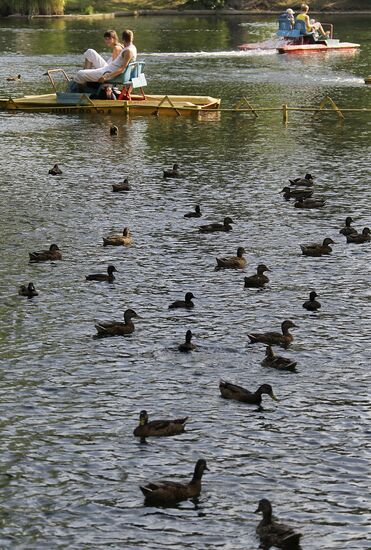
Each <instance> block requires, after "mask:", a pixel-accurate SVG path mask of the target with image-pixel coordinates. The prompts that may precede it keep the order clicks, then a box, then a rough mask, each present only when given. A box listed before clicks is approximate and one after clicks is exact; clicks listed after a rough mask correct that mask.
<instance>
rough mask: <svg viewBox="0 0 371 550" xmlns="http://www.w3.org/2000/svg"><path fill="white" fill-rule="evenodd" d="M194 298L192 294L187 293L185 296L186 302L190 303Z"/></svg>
mask: <svg viewBox="0 0 371 550" xmlns="http://www.w3.org/2000/svg"><path fill="white" fill-rule="evenodd" d="M192 298H194V296H193V294H192V292H187V294H186V295H185V301H186V302H190V301H191V300H192Z"/></svg>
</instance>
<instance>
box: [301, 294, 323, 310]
mask: <svg viewBox="0 0 371 550" xmlns="http://www.w3.org/2000/svg"><path fill="white" fill-rule="evenodd" d="M317 296H318V294H317V292H315V291H314V290H312V292H311V293H310V294H309V300H307V301H306V302H304V304H303V308H305V309H307V310H308V311H317V309H320V307H321V304H320V303H319V302H318V301H317V300H316V298H317Z"/></svg>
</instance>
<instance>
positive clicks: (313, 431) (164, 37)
mask: <svg viewBox="0 0 371 550" xmlns="http://www.w3.org/2000/svg"><path fill="white" fill-rule="evenodd" d="M322 19H323V20H324V18H322ZM328 19H329V18H326V20H328ZM332 21H333V22H334V23H335V34H337V35H338V36H339V37H341V38H342V39H343V40H349V41H353V42H359V43H361V44H362V48H361V50H360V51H359V52H358V53H356V54H355V55H344V54H339V53H329V54H327V55H313V56H304V57H299V56H298V57H296V56H284V55H281V56H280V55H278V54H276V53H275V51H274V50H271V51H260V52H250V53H249V52H247V53H241V52H237V51H236V46H237V44H239V43H242V42H246V41H248V42H257V41H260V40H268V39H271V38H272V36H273V35H274V32H275V28H276V22H275V20H274V18H272V17H268V16H267V17H228V18H219V17H215V18H207V17H200V18H196V17H194V18H186V17H174V18H166V17H143V18H137V19H132V18H127V19H126V18H125V19H116V20H113V21H90V22H89V21H88V22H85V21H66V20H56V21H51V20H45V21H41V20H32V21H26V20H15V19H9V20H5V19H3V20H0V26H1V33H0V56H1V64H2V70H1V74H2V77H1V79H0V96H1V97H4V96H5V97H7V96H9V95H13V96H20V95H23V94H34V93H47V91H48V84H47V81H46V78H45V77H43V76H42V74H43V73H44V72H45V71H46V70H47V69H48V68H51V67H63V68H65V69H66V70H67V72H69V73H70V74H73V72H74V71H75V70H76V69H77V68H78V67H79V66H80V65H81V52H82V51H83V49H84V48H85V47H87V46H89V47H94V48H96V49H98V50H99V51H101V48H102V38H101V36H102V33H103V31H104V30H105V29H106V28H111V27H112V28H117V29H118V30H121V29H123V28H125V27H127V28H132V29H134V31H135V33H136V36H137V40H136V43H137V46H138V49H139V52H140V58H144V59H145V60H146V62H147V65H146V75H147V80H148V83H149V85H148V88H147V90H148V92H152V93H178V94H182V93H187V94H200V95H206V94H207V95H211V96H214V97H221V98H222V105H223V106H224V107H228V106H229V107H231V106H233V105H234V104H235V103H236V102H237V101H238V100H239V99H240V98H241V97H243V96H246V97H247V98H248V99H249V101H250V102H251V103H252V104H253V105H255V106H260V107H264V106H266V107H271V106H278V107H279V106H281V105H282V104H283V103H288V104H289V105H291V106H294V105H302V106H309V105H318V104H319V103H320V101H321V100H322V98H323V97H324V96H326V95H329V96H331V97H332V98H333V100H334V101H335V102H336V103H338V104H339V105H340V106H342V107H348V108H353V107H368V108H370V91H371V88H370V87H369V88H367V87H366V86H365V85H364V82H363V78H364V77H365V76H366V75H368V74H370V73H371V34H370V22H371V19H370V17H366V16H352V17H349V16H348V17H345V16H337V17H336V18H335V17H334V18H332ZM18 73H20V74H21V75H22V80H21V81H20V82H6V81H5V77H6V76H8V75H13V74H18ZM345 116H346V118H345V121H344V122H343V123H341V122H339V121H338V120H337V118H336V116H335V115H325V117H323V118H320V119H318V120H312V118H311V115H310V114H309V113H295V114H292V113H290V123H289V125H288V127H284V126H283V125H282V122H281V115H280V114H279V113H266V114H261V115H260V116H259V118H258V119H257V120H255V119H254V118H253V117H252V116H251V115H249V114H247V115H241V114H239V115H234V114H228V113H223V114H222V115H221V116H220V118H219V119H214V120H204V121H201V122H200V121H197V120H195V119H192V118H187V119H186V118H175V117H174V118H173V117H171V118H159V119H154V118H150V117H148V118H145V117H135V118H130V119H126V118H120V117H115V118H111V117H110V116H99V117H98V116H94V115H81V116H78V115H71V116H61V115H54V114H32V113H30V114H21V113H4V112H3V113H0V122H1V127H0V128H1V130H0V132H1V142H0V143H1V145H0V147H1V153H2V154H1V156H0V185H1V200H0V218H1V222H0V226H1V250H2V254H1V259H2V261H1V267H0V274H1V290H2V302H1V307H0V311H1V319H0V338H1V344H2V362H1V371H0V395H1V399H0V408H1V427H2V438H1V469H0V483H1V494H2V500H1V507H0V522H1V527H2V529H1V535H0V546H1V547H2V548H22V549H27V550H30V549H39V548H40V549H41V548H45V549H51V548H53V549H54V548H68V549H83V548H84V549H85V548H86V549H88V548H89V549H92V548H94V549H95V548H117V549H118V548H125V550H131V549H136V548H140V549H151V550H164V549H180V548H182V549H185V548H192V549H197V550H202V549H216V548H228V549H231V550H242V549H244V550H245V549H253V548H258V546H259V542H258V540H257V538H256V535H255V527H256V524H257V522H258V521H259V518H258V516H257V515H255V514H254V510H255V509H256V508H257V503H258V501H259V500H260V499H261V498H269V499H270V500H271V502H272V503H273V506H274V511H275V512H276V514H277V516H278V517H279V518H280V519H281V520H283V521H287V522H288V523H290V524H291V525H293V526H294V527H295V528H296V529H297V530H298V531H300V532H302V533H303V535H304V536H303V542H302V547H303V549H306V550H318V549H321V550H324V549H334V550H340V549H341V550H343V549H344V550H345V549H347V550H360V549H366V548H370V547H371V541H370V535H369V522H370V517H369V515H368V511H369V505H370V502H369V479H368V476H369V468H370V462H369V458H370V455H369V447H368V445H369V436H370V430H369V418H370V407H369V377H368V372H367V369H368V368H369V364H370V359H371V353H370V330H369V327H370V322H371V310H370V299H371V294H370V250H371V248H370V244H366V245H347V244H346V242H345V238H344V237H343V236H342V235H339V229H340V228H341V227H343V225H344V220H345V217H346V216H348V215H351V216H352V217H353V219H354V220H355V223H354V225H355V226H356V227H357V228H358V229H361V228H363V227H364V226H370V225H371V219H370V200H371V191H370V149H371V117H370V113H364V114H359V113H358V114H357V113H346V114H345ZM113 122H114V123H115V124H117V126H118V127H119V135H118V136H117V137H114V138H113V137H111V136H110V135H109V127H110V125H111V124H112V123H113ZM176 161H177V162H178V163H179V164H180V167H181V171H182V173H183V176H184V177H183V178H182V179H181V180H164V179H163V178H162V169H163V168H164V167H170V166H171V165H172V164H173V163H174V162H176ZM55 162H58V164H59V165H60V167H61V169H62V171H63V175H62V176H60V177H58V178H53V177H52V176H49V175H48V170H49V168H51V166H52V165H53V164H54V163H55ZM306 172H310V173H312V174H314V175H315V176H316V193H317V194H318V195H320V196H324V197H325V198H326V199H327V203H326V206H325V207H324V208H323V209H321V210H309V211H302V210H298V209H295V208H294V207H293V203H292V201H291V202H286V201H283V200H282V196H281V195H280V194H279V191H280V190H281V189H282V187H283V186H284V185H286V184H287V183H288V178H293V177H298V176H300V175H304V174H305V173H306ZM124 177H128V178H129V180H130V182H131V185H132V191H130V192H129V193H127V194H125V195H120V194H113V193H112V191H111V184H112V183H115V182H119V181H122V179H123V178H124ZM195 204H200V205H201V209H202V212H203V217H202V218H201V220H197V219H196V220H192V219H185V218H184V217H183V214H184V213H185V212H188V211H189V210H191V209H193V207H194V205H195ZM226 215H230V216H231V217H232V218H233V220H234V222H235V224H234V228H233V231H231V232H230V233H225V234H200V233H199V232H198V230H197V227H198V225H200V224H201V223H207V222H212V221H220V220H222V219H223V218H224V216H226ZM124 226H129V227H130V228H131V231H132V234H133V238H134V244H133V246H131V247H130V248H125V249H124V248H122V249H121V248H110V247H108V248H103V247H102V236H103V235H106V234H107V233H109V232H111V231H116V232H119V231H120V230H122V228H123V227H124ZM324 237H332V238H333V240H334V241H335V244H334V246H333V253H332V255H331V256H328V257H322V258H307V257H303V256H302V255H301V252H300V247H299V245H300V244H301V243H307V242H313V241H314V242H319V241H322V239H323V238H324ZM53 242H56V243H57V244H58V245H59V247H60V248H61V250H62V253H63V261H62V262H56V263H55V264H49V263H47V264H34V265H32V264H29V263H28V252H30V251H33V250H40V249H43V248H46V247H47V246H49V244H50V243H53ZM240 245H242V246H244V247H245V249H246V251H247V254H246V257H247V260H248V264H247V267H246V268H245V270H244V271H243V272H241V271H232V270H226V271H219V272H216V271H214V266H215V257H221V256H228V255H233V254H234V253H235V251H236V249H237V247H238V246H240ZM261 262H263V263H266V264H267V265H268V266H269V267H270V269H271V270H272V272H271V273H270V274H269V276H270V280H271V282H270V284H269V286H268V287H267V288H266V289H265V290H264V291H260V292H257V291H253V290H244V289H243V279H244V276H245V275H249V274H252V273H253V272H254V271H255V268H256V266H257V264H258V263H261ZM108 264H114V265H115V266H116V268H117V270H118V273H117V277H116V280H115V282H114V284H112V285H109V284H104V283H103V284H99V283H86V282H85V275H87V274H89V273H94V272H97V271H98V272H99V271H101V272H103V271H105V269H106V267H107V265H108ZM29 281H33V282H34V284H35V286H36V288H37V289H38V290H39V296H38V297H37V298H34V299H33V300H27V299H26V298H21V297H19V296H18V295H17V288H18V286H19V285H20V284H24V283H28V282H29ZM312 289H315V290H316V291H317V293H318V295H319V298H318V299H319V300H320V302H321V303H322V309H321V310H320V312H319V313H317V314H311V313H309V312H307V311H306V310H304V309H303V308H302V303H303V302H304V300H306V299H307V297H308V294H309V291H310V290H312ZM186 291H192V292H193V293H194V295H195V296H196V299H195V300H194V301H195V304H196V306H195V308H194V310H193V311H190V312H187V311H183V310H179V311H171V310H168V305H169V303H171V302H172V301H173V300H175V299H177V298H182V297H183V296H184V294H185V292H186ZM128 307H132V308H134V309H135V310H136V311H137V313H138V314H139V315H140V316H141V319H138V320H137V322H136V331H135V333H134V334H133V335H132V336H131V337H129V338H110V339H103V340H95V339H93V338H92V336H93V335H94V334H95V329H94V320H95V319H110V318H112V319H119V320H121V319H122V314H123V311H124V310H125V309H126V308H128ZM284 319H292V320H293V321H294V322H295V323H296V324H297V325H298V328H297V329H295V330H294V331H293V333H294V335H295V340H294V342H293V344H292V346H291V347H290V348H289V350H287V351H286V352H283V353H282V354H283V355H286V356H288V357H292V358H293V359H295V360H297V361H298V372H297V374H292V373H285V372H279V371H276V370H274V369H271V370H266V369H264V368H263V367H261V365H260V361H261V360H262V358H263V356H264V346H263V345H260V344H256V345H253V346H251V345H248V338H247V333H249V332H251V331H265V330H278V329H279V326H280V323H281V321H282V320H284ZM188 328H191V329H192V331H193V332H194V342H195V343H196V344H197V346H198V348H197V350H196V351H195V352H193V353H192V354H190V355H182V354H180V353H179V352H178V351H177V344H178V343H179V342H181V341H183V340H184V335H185V332H186V330H187V329H188ZM278 352H279V353H280V354H281V351H278ZM220 378H223V379H226V380H229V381H233V382H236V383H238V384H240V385H242V386H244V387H246V388H248V389H251V390H255V389H257V388H258V386H260V385H261V384H263V383H270V384H271V385H272V387H273V389H274V392H275V394H276V395H277V397H278V398H279V401H278V402H274V401H271V400H270V399H269V397H268V396H264V398H263V409H262V410H259V411H257V410H256V407H251V406H248V405H244V404H243V403H237V402H234V401H226V400H223V399H221V398H220V395H219V389H218V383H219V380H220ZM144 408H145V409H147V411H148V412H149V414H150V416H151V417H152V418H161V417H178V416H184V415H188V416H189V417H190V420H189V424H188V430H187V433H186V434H184V435H181V436H177V437H175V438H161V439H157V440H156V439H151V440H149V444H148V445H141V444H140V443H139V442H138V441H136V440H135V439H134V437H133V436H132V430H133V429H134V427H135V426H136V425H137V419H138V415H139V411H140V410H141V409H144ZM200 457H203V458H205V459H206V460H207V463H208V466H209V468H210V472H206V473H205V476H204V483H203V490H202V494H201V498H200V501H199V503H198V505H197V506H196V507H195V506H194V504H193V503H191V502H185V503H182V504H180V505H179V506H177V507H174V508H152V507H144V506H143V496H142V494H141V492H140V490H139V485H140V484H143V483H145V482H146V481H148V480H153V479H159V478H165V479H166V478H171V479H180V480H184V481H185V480H188V479H190V477H191V474H192V472H193V468H194V463H195V462H196V460H197V459H198V458H200Z"/></svg>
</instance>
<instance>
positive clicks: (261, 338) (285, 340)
mask: <svg viewBox="0 0 371 550" xmlns="http://www.w3.org/2000/svg"><path fill="white" fill-rule="evenodd" d="M289 328H296V325H295V323H293V322H292V321H290V320H287V321H283V323H282V324H281V330H282V334H281V333H280V332H261V333H257V332H253V333H251V334H248V335H247V336H248V337H249V338H250V343H251V344H255V343H256V342H261V343H263V344H272V345H276V346H281V347H282V348H287V347H288V346H289V345H290V344H291V342H292V341H293V339H294V337H293V335H292V334H290V332H289Z"/></svg>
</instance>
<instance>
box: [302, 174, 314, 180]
mask: <svg viewBox="0 0 371 550" xmlns="http://www.w3.org/2000/svg"><path fill="white" fill-rule="evenodd" d="M304 179H305V180H314V177H313V176H312V174H305V176H304Z"/></svg>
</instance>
